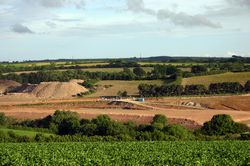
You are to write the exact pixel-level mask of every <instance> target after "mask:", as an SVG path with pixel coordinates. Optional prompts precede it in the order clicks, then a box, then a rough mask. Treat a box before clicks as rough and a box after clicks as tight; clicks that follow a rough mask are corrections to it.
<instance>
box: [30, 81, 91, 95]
mask: <svg viewBox="0 0 250 166" xmlns="http://www.w3.org/2000/svg"><path fill="white" fill-rule="evenodd" d="M87 91H88V90H87V89H86V88H85V87H83V86H81V85H79V84H78V83H77V82H76V81H70V82H42V83H40V84H38V85H37V86H36V87H35V88H34V89H33V90H32V91H31V92H30V93H31V94H32V95H35V96H36V97H38V98H69V97H72V96H75V95H77V94H80V93H84V92H87Z"/></svg>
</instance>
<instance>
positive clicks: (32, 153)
mask: <svg viewBox="0 0 250 166" xmlns="http://www.w3.org/2000/svg"><path fill="white" fill-rule="evenodd" d="M249 147H250V142H249V141H248V142H240V141H223V142H222V141H221V142H114V143H110V142H90V143H42V144H36V143H25V144H11V143H8V144H6V143H5V144H0V148H1V151H0V161H1V165H225V166H230V165H249V164H250V157H249V153H250V149H249Z"/></svg>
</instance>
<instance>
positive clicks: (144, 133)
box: [0, 111, 250, 142]
mask: <svg viewBox="0 0 250 166" xmlns="http://www.w3.org/2000/svg"><path fill="white" fill-rule="evenodd" d="M45 119H46V120H44V119H39V120H36V121H31V122H30V123H27V122H25V123H21V124H19V125H22V126H23V127H25V125H30V126H33V127H34V131H37V130H38V129H43V128H50V130H53V131H54V133H55V134H58V135H49V136H46V135H44V134H42V132H41V133H40V132H39V133H37V134H36V136H33V137H31V136H20V135H17V134H16V133H15V132H14V131H8V132H3V131H0V142H82V141H84V142H90V141H91V142H92V141H174V140H224V139H234V140H235V139H244V140H249V139H250V134H249V131H250V129H249V127H247V126H246V125H244V124H240V123H236V122H234V121H233V120H232V118H231V117H230V116H229V115H215V116H214V117H213V118H212V120H211V121H208V122H206V123H204V125H203V126H202V127H201V128H200V129H197V130H195V131H194V132H192V131H189V130H187V129H186V128H184V127H182V126H180V125H170V124H168V121H167V118H166V117H165V116H164V115H155V117H154V118H153V120H152V122H151V124H145V125H137V124H136V123H134V122H132V121H130V122H127V123H119V122H116V121H113V120H111V119H110V117H108V116H107V115H100V116H98V117H97V118H96V119H93V120H86V119H79V115H78V114H77V113H74V112H70V111H56V113H55V114H54V115H52V116H50V118H45ZM48 122H49V123H48ZM6 127H8V126H6ZM8 128H9V127H8ZM20 129H22V130H24V129H25V128H20ZM28 129H30V128H28ZM45 133H47V132H45ZM240 134H241V135H240Z"/></svg>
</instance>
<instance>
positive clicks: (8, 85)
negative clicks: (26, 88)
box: [0, 80, 21, 93]
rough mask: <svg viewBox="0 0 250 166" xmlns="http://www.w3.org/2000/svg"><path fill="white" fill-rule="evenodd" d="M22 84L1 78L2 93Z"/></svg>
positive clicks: (0, 90)
mask: <svg viewBox="0 0 250 166" xmlns="http://www.w3.org/2000/svg"><path fill="white" fill-rule="evenodd" d="M18 86H21V84H20V83H18V82H15V81H10V80H0V93H4V92H6V91H8V90H10V89H14V88H16V87H18Z"/></svg>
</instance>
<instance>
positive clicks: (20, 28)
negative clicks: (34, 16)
mask: <svg viewBox="0 0 250 166" xmlns="http://www.w3.org/2000/svg"><path fill="white" fill-rule="evenodd" d="M12 31H13V32H16V33H34V32H33V31H31V30H30V29H29V28H28V27H27V26H24V25H22V24H15V25H13V26H12Z"/></svg>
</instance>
